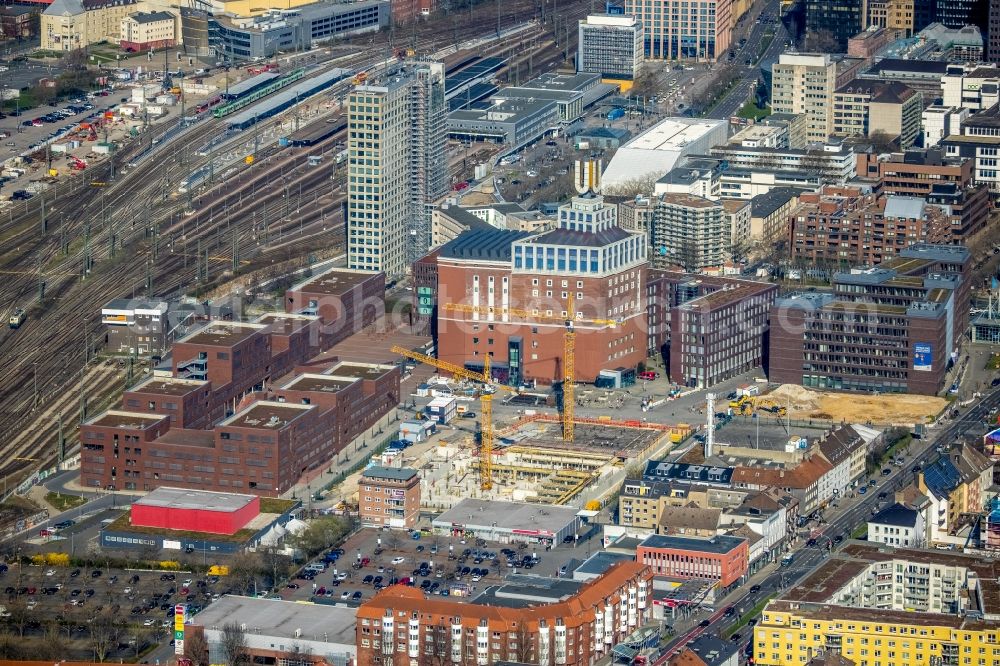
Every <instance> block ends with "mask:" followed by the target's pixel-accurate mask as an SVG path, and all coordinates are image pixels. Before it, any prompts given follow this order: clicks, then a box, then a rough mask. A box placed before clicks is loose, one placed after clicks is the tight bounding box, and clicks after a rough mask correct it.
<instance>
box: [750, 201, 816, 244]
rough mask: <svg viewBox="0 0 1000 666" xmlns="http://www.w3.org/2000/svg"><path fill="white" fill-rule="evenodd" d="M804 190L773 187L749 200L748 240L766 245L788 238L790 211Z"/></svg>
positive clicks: (797, 202) (796, 204)
mask: <svg viewBox="0 0 1000 666" xmlns="http://www.w3.org/2000/svg"><path fill="white" fill-rule="evenodd" d="M804 191H805V190H801V189H798V188H795V187H775V188H773V189H771V190H770V191H768V192H767V193H765V194H758V195H757V196H755V197H754V198H752V199H751V200H750V240H751V241H752V242H753V243H755V244H757V245H760V246H768V245H773V244H774V243H777V242H778V241H781V240H783V239H785V238H788V229H789V225H790V218H791V213H792V211H793V210H794V209H795V207H796V206H798V204H799V195H800V194H802V193H803V192H804Z"/></svg>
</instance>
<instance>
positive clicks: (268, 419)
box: [219, 400, 314, 430]
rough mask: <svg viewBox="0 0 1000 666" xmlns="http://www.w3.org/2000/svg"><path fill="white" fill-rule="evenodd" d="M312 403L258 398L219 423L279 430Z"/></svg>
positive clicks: (236, 426) (309, 407)
mask: <svg viewBox="0 0 1000 666" xmlns="http://www.w3.org/2000/svg"><path fill="white" fill-rule="evenodd" d="M310 409H314V407H313V406H312V405H295V404H292V403H287V402H274V401H272V400H259V401H257V402H255V403H253V404H252V405H250V406H249V407H247V408H246V409H244V410H243V411H242V412H239V413H237V414H234V415H233V416H230V417H229V418H228V419H226V420H225V421H223V422H222V423H220V424H219V427H220V428H226V427H229V428H270V429H274V430H280V429H281V428H284V427H286V426H287V425H289V424H290V423H291V422H292V421H294V420H295V419H297V418H299V417H300V416H302V415H303V414H305V413H306V412H308V411H309V410H310Z"/></svg>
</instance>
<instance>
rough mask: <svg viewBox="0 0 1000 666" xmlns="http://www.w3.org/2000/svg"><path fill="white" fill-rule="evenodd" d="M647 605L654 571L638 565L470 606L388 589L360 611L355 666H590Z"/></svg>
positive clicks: (647, 615) (647, 613)
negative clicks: (506, 665) (402, 665)
mask: <svg viewBox="0 0 1000 666" xmlns="http://www.w3.org/2000/svg"><path fill="white" fill-rule="evenodd" d="M515 595H516V596H515ZM511 596H515V598H513V599H512V598H510V597H511ZM652 605H653V604H652V572H651V571H650V570H649V568H648V567H646V566H644V565H642V564H639V563H637V562H620V563H618V564H615V565H612V567H611V568H610V569H608V570H607V571H606V572H605V573H604V574H603V575H601V576H599V577H597V578H594V579H592V580H590V581H588V582H585V583H577V582H575V581H569V580H560V581H559V586H557V587H556V588H551V586H548V587H547V588H543V587H533V586H531V585H523V586H519V587H518V589H517V590H516V591H515V590H510V591H509V592H507V593H506V594H505V589H504V586H501V587H500V588H499V589H498V590H496V591H495V592H494V593H493V594H492V595H488V598H487V599H485V600H480V599H476V600H474V601H472V602H463V601H452V600H450V599H447V598H444V597H441V598H440V600H439V598H437V597H434V598H430V599H428V598H427V597H426V596H425V595H424V593H423V591H422V590H419V589H415V588H411V587H407V586H405V585H393V586H392V587H390V588H388V589H386V590H383V591H382V592H381V593H379V594H377V595H376V596H375V597H373V598H371V599H369V600H368V601H365V602H364V603H363V604H361V606H360V607H359V608H358V613H357V638H356V644H357V652H358V658H357V663H359V664H376V663H381V664H392V663H395V662H396V661H397V655H400V656H403V657H405V658H406V659H408V660H411V661H415V662H417V663H432V662H433V663H477V664H481V665H491V664H498V663H501V662H518V663H529V664H549V663H555V664H562V665H564V666H591V665H592V664H596V663H597V662H598V661H600V660H602V659H605V658H607V657H608V655H610V654H611V650H612V648H614V646H615V645H616V644H618V643H619V642H620V641H621V640H622V639H624V638H625V637H626V636H628V635H629V634H631V633H632V632H633V631H635V630H636V629H638V628H640V627H642V626H643V625H644V624H645V623H646V622H648V621H649V620H650V619H651V617H652Z"/></svg>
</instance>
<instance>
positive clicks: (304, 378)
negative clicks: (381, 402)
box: [281, 372, 358, 393]
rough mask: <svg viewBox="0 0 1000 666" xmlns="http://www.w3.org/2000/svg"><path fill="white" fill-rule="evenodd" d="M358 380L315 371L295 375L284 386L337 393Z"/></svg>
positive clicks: (290, 388)
mask: <svg viewBox="0 0 1000 666" xmlns="http://www.w3.org/2000/svg"><path fill="white" fill-rule="evenodd" d="M356 381H358V380H357V379H346V378H344V377H330V376H329V375H320V374H315V373H311V372H310V373H306V374H302V375H298V376H297V377H293V378H292V379H291V380H290V381H289V382H288V383H287V384H285V385H284V386H282V387H281V388H282V389H285V390H294V391H316V392H318V393H336V392H338V391H343V390H344V389H345V388H347V387H348V386H350V385H351V384H353V383H354V382H356Z"/></svg>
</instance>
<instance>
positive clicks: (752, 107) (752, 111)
mask: <svg viewBox="0 0 1000 666" xmlns="http://www.w3.org/2000/svg"><path fill="white" fill-rule="evenodd" d="M736 115H737V116H739V117H740V118H750V119H751V120H760V119H761V118H766V117H767V116H769V115H771V110H770V109H762V108H760V107H759V106H757V105H756V104H754V103H753V102H747V103H746V104H744V105H743V108H741V109H740V110H739V111H737V112H736Z"/></svg>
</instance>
